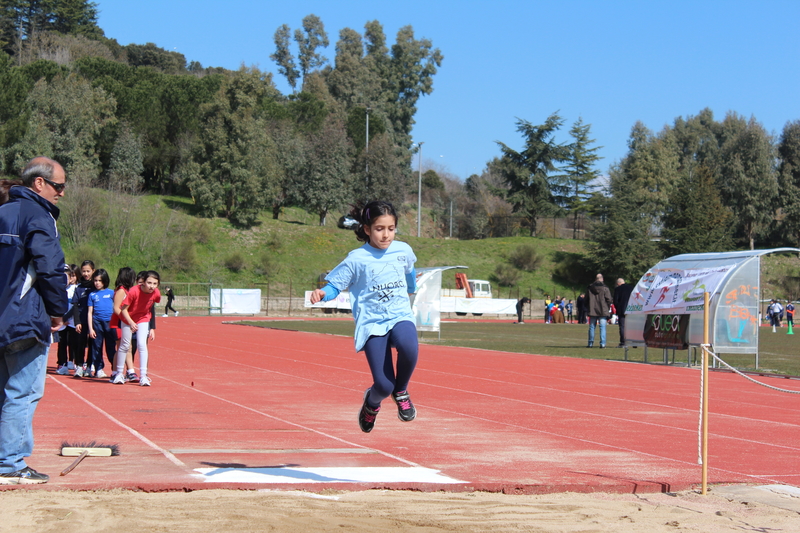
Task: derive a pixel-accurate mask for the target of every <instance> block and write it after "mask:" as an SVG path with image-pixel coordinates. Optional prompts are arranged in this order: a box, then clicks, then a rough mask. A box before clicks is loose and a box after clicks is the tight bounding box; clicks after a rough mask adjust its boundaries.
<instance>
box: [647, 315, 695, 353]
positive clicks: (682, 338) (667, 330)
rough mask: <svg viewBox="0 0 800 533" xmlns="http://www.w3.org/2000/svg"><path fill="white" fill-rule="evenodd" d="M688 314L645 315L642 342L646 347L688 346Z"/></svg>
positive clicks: (677, 347)
mask: <svg viewBox="0 0 800 533" xmlns="http://www.w3.org/2000/svg"><path fill="white" fill-rule="evenodd" d="M688 332H689V315H647V320H646V321H645V323H644V343H645V345H646V346H647V347H648V348H674V349H676V350H685V349H687V348H688V347H689V342H688V335H687V334H688Z"/></svg>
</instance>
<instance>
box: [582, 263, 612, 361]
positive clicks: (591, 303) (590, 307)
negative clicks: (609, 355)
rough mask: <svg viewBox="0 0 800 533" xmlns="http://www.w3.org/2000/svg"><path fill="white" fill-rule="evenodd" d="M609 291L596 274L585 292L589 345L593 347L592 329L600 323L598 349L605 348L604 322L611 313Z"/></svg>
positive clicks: (601, 276)
mask: <svg viewBox="0 0 800 533" xmlns="http://www.w3.org/2000/svg"><path fill="white" fill-rule="evenodd" d="M611 303H612V302H611V291H610V290H608V287H606V286H605V284H603V275H602V274H598V275H597V277H596V278H595V281H594V283H592V284H591V285H589V290H588V291H586V314H587V315H589V344H588V345H587V348H591V347H592V345H594V328H595V326H596V325H597V323H598V322H599V323H600V347H601V348H605V347H606V321H607V320H608V314H609V312H610V311H611Z"/></svg>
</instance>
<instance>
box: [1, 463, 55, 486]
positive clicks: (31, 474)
mask: <svg viewBox="0 0 800 533" xmlns="http://www.w3.org/2000/svg"><path fill="white" fill-rule="evenodd" d="M48 481H50V476H48V475H47V474H40V473H39V472H37V471H36V470H34V469H33V468H31V467H29V466H26V467H25V468H23V469H22V470H17V471H16V472H8V473H6V474H0V485H36V484H37V483H47V482H48Z"/></svg>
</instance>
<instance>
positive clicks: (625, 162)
mask: <svg viewBox="0 0 800 533" xmlns="http://www.w3.org/2000/svg"><path fill="white" fill-rule="evenodd" d="M330 44H331V40H330V39H329V36H328V33H327V31H326V30H325V27H324V24H323V22H322V20H320V19H319V17H317V16H315V15H308V16H307V17H305V18H304V19H303V20H302V21H300V25H299V26H298V27H297V28H294V29H292V28H291V27H290V26H289V25H288V24H282V25H280V26H278V27H277V29H276V30H275V33H274V52H273V53H272V54H271V55H270V58H271V59H272V60H273V61H274V62H275V64H276V65H277V69H278V72H279V73H280V75H281V76H283V77H285V78H286V81H287V83H288V85H289V87H290V88H291V92H290V94H282V93H281V92H280V91H279V90H278V89H277V87H276V85H275V83H274V80H273V79H272V75H271V74H270V73H268V72H264V71H261V70H259V69H258V68H255V67H242V68H240V69H238V70H236V71H231V70H227V69H223V68H218V67H203V65H202V64H200V63H199V62H198V61H191V62H188V63H187V61H186V58H185V57H184V56H183V55H182V54H180V53H177V52H175V51H167V50H164V49H162V48H159V47H158V46H156V45H155V44H153V43H147V44H144V45H139V44H129V45H127V46H121V45H120V44H119V43H117V42H116V40H114V39H111V38H107V37H106V36H105V35H104V33H103V31H102V29H100V28H99V27H98V26H97V6H96V4H94V3H93V2H87V1H86V0H48V1H42V0H36V1H34V0H0V48H2V52H0V171H2V172H3V173H4V174H6V175H15V174H16V173H17V171H18V169H19V168H20V167H21V166H22V165H23V164H24V162H25V161H27V160H28V159H30V158H31V157H32V156H34V155H38V154H48V155H51V156H53V157H55V158H56V159H58V160H59V161H61V162H62V163H64V165H65V168H66V169H67V171H68V175H69V177H70V181H71V184H72V185H71V186H74V187H77V188H78V189H79V188H80V187H102V188H107V189H110V190H112V191H115V192H126V193H137V192H138V191H141V190H149V191H154V192H159V193H169V194H177V195H183V196H186V197H190V198H191V199H192V201H193V203H194V204H195V206H196V209H197V212H198V213H200V214H202V215H203V216H206V217H215V216H223V217H226V218H228V219H229V220H230V221H231V222H233V223H234V224H236V225H239V226H243V227H247V226H250V225H252V224H254V223H255V222H256V220H257V217H258V216H259V214H260V213H262V212H264V211H267V212H271V214H272V216H273V217H275V218H278V217H279V216H280V213H281V210H282V209H284V208H285V207H287V206H299V207H302V208H304V209H306V210H307V211H309V212H311V213H314V214H315V215H317V216H318V219H319V222H320V224H325V223H326V219H327V218H328V216H329V215H330V214H331V213H335V214H338V213H341V212H342V211H344V210H345V209H346V207H347V205H348V204H350V203H353V202H354V201H356V200H359V199H374V198H382V199H387V200H389V201H392V202H394V203H395V204H397V205H399V206H403V205H404V203H405V204H406V205H405V206H404V207H401V209H402V208H406V209H410V208H411V206H412V205H413V204H415V203H416V202H415V201H414V202H411V201H409V200H416V188H417V178H418V176H417V175H416V172H415V171H413V170H412V169H411V157H412V155H413V153H414V152H415V150H416V149H417V148H416V147H415V146H414V145H413V144H412V142H411V131H412V128H413V126H414V116H415V114H416V105H417V102H418V101H419V98H421V97H423V96H425V95H429V94H431V92H432V91H433V81H434V77H435V75H436V73H437V70H438V68H440V67H441V65H442V62H443V55H442V53H441V51H440V50H439V49H438V48H435V47H434V46H433V44H432V42H431V41H430V40H429V39H426V38H417V37H416V36H415V34H414V30H413V28H412V27H411V26H405V27H403V28H401V29H400V30H399V31H398V32H397V34H396V37H395V40H394V43H393V44H390V43H389V41H388V39H387V37H386V35H385V34H384V31H383V27H382V25H381V24H380V23H379V22H378V21H374V20H373V21H368V22H367V23H366V24H365V25H364V28H363V30H362V31H360V32H359V31H356V30H354V29H351V28H344V29H342V30H340V31H339V33H338V40H337V41H336V42H335V44H334V51H335V53H334V55H333V57H332V58H330V59H329V58H328V57H326V56H325V55H324V54H325V53H327V52H326V50H327V49H328V48H329V47H330ZM516 125H517V131H518V133H519V134H520V136H521V138H522V142H523V147H522V148H521V149H520V150H515V149H513V148H511V145H512V144H514V143H512V142H511V141H510V140H498V141H497V146H498V152H499V154H498V156H496V157H494V158H493V159H492V160H490V161H488V162H487V163H486V167H485V169H484V171H483V172H482V173H481V174H480V175H477V174H476V175H472V176H469V177H468V178H467V179H466V180H461V179H460V178H459V177H457V176H453V175H452V174H450V173H449V172H448V171H447V169H446V168H437V167H436V165H435V164H431V163H430V162H425V163H426V164H425V167H426V168H425V169H423V175H422V177H421V181H422V185H423V198H422V200H423V205H424V207H425V210H426V213H425V219H424V223H423V225H424V226H425V227H426V228H427V229H429V230H432V231H433V232H434V233H433V234H438V235H447V234H449V233H450V231H449V229H450V228H447V230H446V229H445V228H446V227H447V226H448V225H449V221H450V219H451V213H452V219H454V220H455V221H456V223H455V227H454V228H453V231H452V234H453V236H454V237H457V238H485V237H499V236H506V235H517V234H527V235H530V236H536V235H538V234H539V233H540V231H539V228H538V226H537V224H538V222H537V221H539V220H541V219H542V218H547V217H551V218H552V217H569V218H571V219H572V221H573V224H572V226H573V228H575V229H574V232H575V233H573V238H575V237H577V228H578V227H579V225H580V224H579V223H578V222H579V219H580V218H583V217H591V218H592V219H593V220H594V224H592V227H593V228H594V229H593V230H592V233H591V235H590V237H591V245H590V257H589V258H588V259H587V260H586V261H585V262H584V263H583V264H582V265H580V268H578V267H574V268H568V267H565V268H564V271H568V272H578V271H596V270H602V271H604V272H607V273H614V274H615V275H621V276H625V277H631V278H633V277H637V276H638V275H639V274H641V273H642V272H643V271H644V270H645V269H646V268H648V267H649V266H652V264H654V263H655V262H656V261H657V260H658V259H660V258H662V257H664V256H667V255H672V254H676V253H685V252H697V251H723V250H730V249H734V248H737V247H751V248H752V247H754V246H756V245H758V246H775V245H792V246H797V245H798V244H800V122H798V121H794V122H788V123H787V124H786V126H785V128H784V129H783V131H782V133H781V134H780V136H779V137H778V138H773V136H772V135H771V134H769V133H768V132H767V131H766V130H765V129H764V127H763V126H762V125H761V124H760V123H759V122H758V121H757V120H756V119H755V118H750V119H747V118H745V117H742V116H740V115H738V114H736V113H735V112H730V113H728V114H727V115H726V116H725V117H724V118H723V119H722V120H721V121H720V120H717V119H716V118H715V117H714V116H713V113H712V112H711V111H710V110H708V109H705V110H702V111H700V113H699V114H698V115H696V116H687V117H678V118H676V119H675V120H674V123H673V124H671V125H669V126H666V127H664V128H663V129H662V130H661V131H659V132H657V133H654V132H652V131H650V130H649V129H648V128H647V127H646V126H645V125H644V124H641V123H637V124H635V125H634V126H633V128H632V130H631V135H630V138H629V140H628V146H629V151H628V153H627V154H626V155H625V157H624V158H623V159H622V160H621V161H617V162H613V163H612V164H611V166H610V169H609V171H608V173H607V175H605V176H604V175H601V172H600V171H599V170H598V162H599V159H600V158H599V157H598V156H597V151H598V149H599V147H598V146H596V144H595V140H594V139H592V138H591V125H590V124H588V123H584V121H583V120H582V119H581V118H578V120H576V121H575V122H574V123H573V124H572V126H571V128H570V129H569V131H568V135H569V141H568V142H557V140H556V137H557V135H558V134H559V132H560V130H561V129H562V128H564V125H565V119H564V118H563V117H561V116H560V114H559V113H558V112H556V113H552V114H551V115H550V116H548V117H546V118H545V120H544V121H543V122H542V123H541V124H536V123H534V122H530V121H528V120H525V119H517V122H516ZM76 209H80V206H77V207H76ZM70 215H71V216H68V217H66V220H67V224H74V225H75V226H76V227H75V228H72V229H70V228H67V231H65V233H66V234H67V235H76V236H77V235H79V234H80V232H81V231H83V230H84V229H85V228H87V227H89V226H87V225H86V223H85V222H82V221H81V220H82V219H81V217H80V216H75V214H74V213H72V214H70ZM70 221H74V222H70ZM424 233H425V234H431V233H430V232H424Z"/></svg>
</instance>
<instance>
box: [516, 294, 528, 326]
mask: <svg viewBox="0 0 800 533" xmlns="http://www.w3.org/2000/svg"><path fill="white" fill-rule="evenodd" d="M529 303H531V299H530V298H528V297H527V296H523V297H522V298H520V299H519V301H518V302H517V324H524V323H525V321H524V320H522V309H523V308H524V307H525V304H529Z"/></svg>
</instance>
